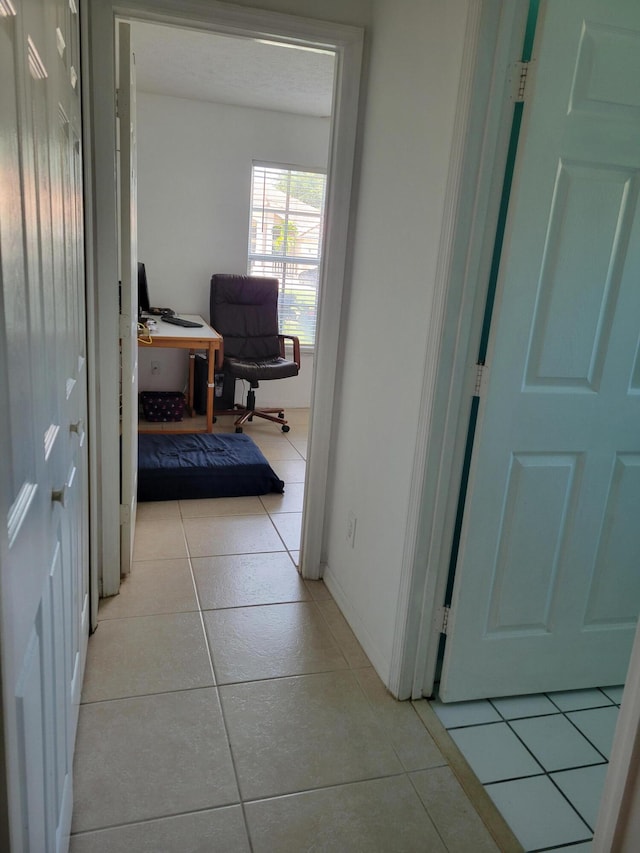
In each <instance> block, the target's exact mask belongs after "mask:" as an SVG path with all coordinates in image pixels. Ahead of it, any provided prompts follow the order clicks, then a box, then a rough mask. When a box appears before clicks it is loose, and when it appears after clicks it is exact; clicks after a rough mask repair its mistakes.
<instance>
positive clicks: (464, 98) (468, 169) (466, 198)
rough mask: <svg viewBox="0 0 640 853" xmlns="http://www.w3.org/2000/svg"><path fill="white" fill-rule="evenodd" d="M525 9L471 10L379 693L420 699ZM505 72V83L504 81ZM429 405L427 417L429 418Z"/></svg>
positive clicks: (472, 377)
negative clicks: (385, 670)
mask: <svg viewBox="0 0 640 853" xmlns="http://www.w3.org/2000/svg"><path fill="white" fill-rule="evenodd" d="M528 9H529V0H476V2H473V0H472V2H470V3H469V9H468V14H467V26H466V32H465V42H464V47H463V56H464V62H463V67H462V70H461V76H460V85H459V90H458V98H457V108H456V116H455V123H454V135H453V138H454V146H455V147H454V150H453V152H452V157H451V161H450V168H449V174H448V176H447V189H446V198H445V216H444V226H443V229H442V234H441V238H440V245H439V250H438V265H437V278H436V294H435V297H434V306H436V308H435V310H434V311H433V312H432V315H431V317H430V321H429V324H428V327H427V329H426V333H425V334H426V338H427V341H429V342H430V343H429V345H428V347H427V356H426V361H425V370H424V382H423V389H422V397H421V399H422V400H423V401H429V402H428V404H426V405H425V409H427V410H426V411H425V412H424V417H423V418H422V421H421V423H420V424H419V433H418V441H417V447H418V449H419V451H418V454H417V455H416V460H415V465H414V472H415V473H414V478H413V482H412V485H411V496H412V500H411V505H412V506H413V507H415V510H414V513H413V516H412V517H411V518H410V519H409V523H408V535H407V548H405V553H404V555H403V568H402V578H401V586H400V595H399V599H398V605H397V610H396V629H395V635H394V644H393V652H392V663H391V680H390V684H389V689H390V690H391V692H392V693H393V694H394V695H395V696H397V697H398V698H400V699H406V698H408V697H411V698H414V699H417V698H421V697H422V696H429V695H431V692H432V690H433V683H434V679H435V675H436V669H437V661H438V651H439V647H440V636H441V630H440V629H441V619H442V602H444V599H445V591H446V587H447V581H448V575H449V560H450V554H451V544H452V542H453V536H454V528H455V522H456V513H457V503H458V493H459V488H460V482H461V479H462V475H463V470H464V464H465V451H466V440H467V429H468V424H469V418H470V414H471V401H472V397H473V393H474V386H475V383H476V373H477V371H476V366H475V363H476V360H477V353H478V349H479V344H480V338H481V334H482V324H483V319H484V308H485V300H486V294H487V288H488V281H489V276H490V270H491V260H492V253H493V244H494V238H495V233H496V227H497V223H498V217H499V212H500V201H501V194H502V180H503V176H504V173H505V167H506V163H507V157H508V151H509V137H510V132H511V123H512V119H513V98H512V94H513V91H514V83H515V82H516V80H517V77H518V76H519V70H518V69H517V66H516V63H517V62H518V61H519V60H520V59H521V54H522V45H523V41H524V34H525V30H526V24H527V15H528ZM506 69H510V71H509V70H507V72H506V73H505V70H506ZM427 406H428V408H427Z"/></svg>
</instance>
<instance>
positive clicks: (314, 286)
mask: <svg viewBox="0 0 640 853" xmlns="http://www.w3.org/2000/svg"><path fill="white" fill-rule="evenodd" d="M325 188H326V174H325V173H324V172H320V171H313V172H308V171H305V172H303V171H300V170H297V169H289V168H287V167H284V166H274V165H269V164H264V163H262V164H256V163H254V165H253V169H252V180H251V223H250V228H249V275H268V276H274V277H275V278H277V279H278V281H279V282H280V296H279V300H278V310H279V314H280V330H281V332H282V333H283V334H289V335H297V336H298V337H299V338H300V344H301V345H302V346H306V347H313V345H314V343H315V335H316V311H317V305H318V281H319V272H320V261H321V259H322V238H323V233H324V199H325Z"/></svg>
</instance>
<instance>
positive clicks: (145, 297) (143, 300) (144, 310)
mask: <svg viewBox="0 0 640 853" xmlns="http://www.w3.org/2000/svg"><path fill="white" fill-rule="evenodd" d="M150 307H151V303H150V302H149V286H148V285H147V271H146V269H145V266H144V264H143V263H141V262H140V261H138V316H140V315H141V314H148V313H149V309H150Z"/></svg>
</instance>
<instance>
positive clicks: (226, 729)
mask: <svg viewBox="0 0 640 853" xmlns="http://www.w3.org/2000/svg"><path fill="white" fill-rule="evenodd" d="M185 538H186V532H185ZM189 571H190V573H191V582H192V584H193V590H194V593H195V596H196V603H197V605H198V612H199V615H200V624H201V626H202V632H203V635H204V642H205V647H206V649H207V655H208V658H209V665H210V667H211V674H212V677H213V683H214V687H215V690H216V697H217V701H218V707H219V709H220V717H221V719H222V725H223V728H224V735H225V739H226V742H227V748H228V750H229V758H230V759H231V766H232V767H233V775H234V779H235V782H236V790H237V791H238V803H239V805H240V809H241V810H242V820H243V822H244V828H245V832H246V835H247V843H248V845H249V850H250V851H253V842H252V840H251V834H250V832H249V823H248V821H247V814H246V810H245V807H244V801H243V798H242V789H241V787H240V777H239V775H238V768H237V765H236V759H235V756H234V754H233V748H232V746H231V738H230V736H229V727H228V725H227V718H226V715H225V712H224V706H223V704H222V697H221V696H220V687H219V685H218V680H217V677H216V671H215V666H214V663H213V651H212V649H211V643H210V641H209V635H208V633H207V628H206V624H205V621H204V611H203V610H202V607H201V603H200V596H199V593H198V585H197V583H196V578H195V574H194V571H193V565H192V563H191V555H190V554H189Z"/></svg>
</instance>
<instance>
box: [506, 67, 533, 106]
mask: <svg viewBox="0 0 640 853" xmlns="http://www.w3.org/2000/svg"><path fill="white" fill-rule="evenodd" d="M529 67H530V63H529V62H514V63H513V65H512V66H511V76H510V78H509V82H510V83H511V100H512V101H513V103H514V104H518V103H522V102H523V101H524V96H525V90H526V88H527V80H528V78H529Z"/></svg>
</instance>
